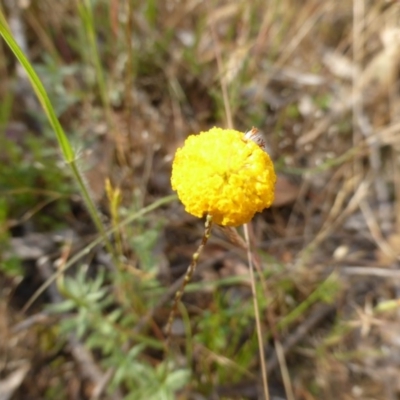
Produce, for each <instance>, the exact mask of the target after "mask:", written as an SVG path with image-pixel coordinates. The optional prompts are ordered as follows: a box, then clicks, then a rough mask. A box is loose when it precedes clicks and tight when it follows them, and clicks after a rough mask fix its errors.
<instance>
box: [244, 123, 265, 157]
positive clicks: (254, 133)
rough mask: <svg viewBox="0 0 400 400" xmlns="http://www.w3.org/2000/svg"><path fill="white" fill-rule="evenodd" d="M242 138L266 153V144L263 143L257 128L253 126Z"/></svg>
mask: <svg viewBox="0 0 400 400" xmlns="http://www.w3.org/2000/svg"><path fill="white" fill-rule="evenodd" d="M244 137H245V138H246V139H250V140H252V141H253V142H254V143H256V144H258V145H259V146H260V147H261V148H262V149H263V150H264V151H265V152H266V153H267V144H266V143H265V140H264V137H263V135H262V133H261V132H260V131H259V130H258V129H257V128H254V126H253V127H252V128H251V130H249V131H248V132H246V133H245V134H244Z"/></svg>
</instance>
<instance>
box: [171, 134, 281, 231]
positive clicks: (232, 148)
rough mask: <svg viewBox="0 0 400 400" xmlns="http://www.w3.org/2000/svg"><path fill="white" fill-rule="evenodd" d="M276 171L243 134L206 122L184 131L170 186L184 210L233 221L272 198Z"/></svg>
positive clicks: (224, 222) (221, 222)
mask: <svg viewBox="0 0 400 400" xmlns="http://www.w3.org/2000/svg"><path fill="white" fill-rule="evenodd" d="M275 181H276V175H275V171H274V166H273V164H272V161H271V159H270V157H269V155H268V154H267V153H266V152H265V151H263V150H262V149H261V148H260V147H259V146H258V145H257V144H256V143H254V142H253V141H252V140H249V139H247V138H246V137H245V134H244V133H242V132H238V131H235V130H232V129H221V128H212V129H210V130H209V131H207V132H201V133H200V134H198V135H192V136H189V137H188V138H187V139H186V141H185V144H184V146H183V147H181V148H179V149H178V150H177V152H176V154H175V158H174V161H173V164H172V177H171V184H172V188H173V189H174V190H176V191H177V193H178V197H179V199H180V200H181V201H182V203H183V205H184V206H185V209H186V211H187V212H188V213H190V214H192V215H194V216H196V217H202V216H204V215H206V214H209V215H211V216H212V218H213V221H214V222H215V223H217V224H219V225H225V226H239V225H242V224H245V223H247V222H249V221H250V220H251V219H252V218H253V216H254V214H255V213H256V212H260V211H262V210H263V209H264V208H267V207H269V206H270V205H271V204H272V202H273V200H274V189H275Z"/></svg>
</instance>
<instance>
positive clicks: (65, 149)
mask: <svg viewBox="0 0 400 400" xmlns="http://www.w3.org/2000/svg"><path fill="white" fill-rule="evenodd" d="M0 35H1V36H2V37H3V39H4V40H5V42H6V43H7V45H8V46H9V48H10V50H11V51H12V52H13V53H14V55H15V57H16V58H17V59H18V61H19V62H20V63H21V65H22V66H23V67H24V69H25V71H26V73H27V75H28V78H29V80H30V82H31V84H32V87H33V89H34V91H35V92H36V95H37V97H38V99H39V101H40V103H41V105H42V107H43V110H44V112H45V113H46V115H47V118H48V119H49V122H50V124H51V126H52V128H53V130H54V133H55V134H56V137H57V141H58V144H59V146H60V149H61V152H62V155H63V157H64V160H65V161H66V163H67V164H68V165H69V166H70V168H71V171H72V174H73V177H74V179H75V181H76V183H77V185H78V187H79V190H80V192H81V195H82V197H83V200H84V202H85V204H86V207H87V209H88V211H89V213H90V216H91V218H92V220H93V222H94V224H95V226H96V228H97V229H98V231H99V232H100V233H101V235H102V236H103V238H104V241H105V243H106V246H107V249H108V251H109V252H110V253H111V254H113V248H112V246H111V243H110V241H109V240H108V237H107V235H106V232H105V229H104V226H103V224H102V222H101V219H100V216H99V214H98V212H97V209H96V206H95V204H94V202H93V200H92V198H91V197H90V194H89V191H88V188H87V187H86V185H85V182H84V180H83V177H82V175H81V173H80V171H79V169H78V166H77V163H76V157H75V152H74V150H73V149H72V146H71V144H70V142H69V141H68V138H67V136H66V134H65V132H64V130H63V128H62V126H61V124H60V121H59V120H58V118H57V116H56V114H55V111H54V108H53V106H52V104H51V101H50V99H49V96H48V95H47V92H46V90H45V88H44V86H43V84H42V82H41V81H40V79H39V77H38V75H37V74H36V72H35V70H34V69H33V67H32V65H31V64H30V62H29V60H28V59H27V57H26V56H25V55H24V53H23V52H22V50H21V49H20V47H19V46H18V44H17V42H16V41H15V39H14V38H13V36H12V34H11V32H10V30H9V28H8V25H7V22H6V19H5V17H4V15H3V13H2V11H1V10H0Z"/></svg>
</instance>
